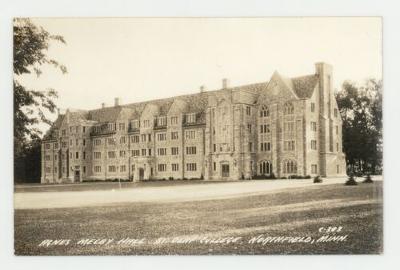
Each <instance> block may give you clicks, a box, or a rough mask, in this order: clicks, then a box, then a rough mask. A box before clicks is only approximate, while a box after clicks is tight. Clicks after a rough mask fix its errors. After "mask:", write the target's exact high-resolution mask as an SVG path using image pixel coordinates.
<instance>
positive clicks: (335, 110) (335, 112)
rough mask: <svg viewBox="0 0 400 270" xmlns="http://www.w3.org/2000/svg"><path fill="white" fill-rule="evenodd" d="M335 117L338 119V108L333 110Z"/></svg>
mask: <svg viewBox="0 0 400 270" xmlns="http://www.w3.org/2000/svg"><path fill="white" fill-rule="evenodd" d="M333 115H334V116H335V117H337V115H338V110H337V109H336V108H335V109H334V110H333Z"/></svg>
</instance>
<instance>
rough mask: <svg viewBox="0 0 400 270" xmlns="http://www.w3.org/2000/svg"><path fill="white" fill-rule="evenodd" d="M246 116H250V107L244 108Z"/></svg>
mask: <svg viewBox="0 0 400 270" xmlns="http://www.w3.org/2000/svg"><path fill="white" fill-rule="evenodd" d="M246 114H247V115H251V108H250V106H246Z"/></svg>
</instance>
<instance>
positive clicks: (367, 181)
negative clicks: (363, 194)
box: [363, 174, 374, 183]
mask: <svg viewBox="0 0 400 270" xmlns="http://www.w3.org/2000/svg"><path fill="white" fill-rule="evenodd" d="M373 182H374V181H373V180H372V178H371V175H370V174H367V176H366V177H365V179H364V181H363V183H373Z"/></svg>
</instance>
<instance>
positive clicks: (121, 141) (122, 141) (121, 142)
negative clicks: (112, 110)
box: [119, 136, 126, 144]
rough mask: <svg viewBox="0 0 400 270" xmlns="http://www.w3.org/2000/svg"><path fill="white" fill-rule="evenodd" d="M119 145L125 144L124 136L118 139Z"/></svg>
mask: <svg viewBox="0 0 400 270" xmlns="http://www.w3.org/2000/svg"><path fill="white" fill-rule="evenodd" d="M119 143H120V144H125V143H126V138H125V136H122V137H121V138H119Z"/></svg>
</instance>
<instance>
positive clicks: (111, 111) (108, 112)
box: [89, 106, 123, 122]
mask: <svg viewBox="0 0 400 270" xmlns="http://www.w3.org/2000/svg"><path fill="white" fill-rule="evenodd" d="M122 108H123V107H121V106H117V107H106V108H101V109H96V110H92V111H89V120H94V121H98V122H115V121H116V120H117V119H118V116H119V115H120V113H121V110H122Z"/></svg>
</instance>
